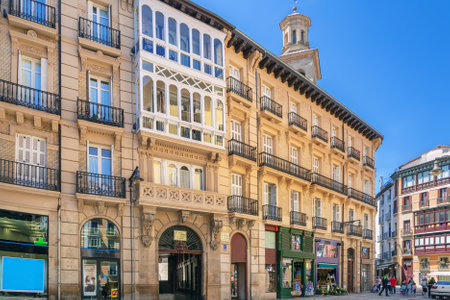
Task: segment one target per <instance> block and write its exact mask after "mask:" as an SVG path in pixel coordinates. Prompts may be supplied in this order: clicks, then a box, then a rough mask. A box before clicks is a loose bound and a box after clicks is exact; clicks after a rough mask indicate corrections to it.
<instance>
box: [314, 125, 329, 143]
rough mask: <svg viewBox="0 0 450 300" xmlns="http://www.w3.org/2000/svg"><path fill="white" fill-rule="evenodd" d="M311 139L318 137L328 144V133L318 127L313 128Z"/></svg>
mask: <svg viewBox="0 0 450 300" xmlns="http://www.w3.org/2000/svg"><path fill="white" fill-rule="evenodd" d="M311 137H313V138H315V137H316V138H318V139H321V140H322V141H324V142H325V143H328V132H327V131H326V130H324V129H322V128H320V127H319V126H317V125H314V126H312V127H311Z"/></svg>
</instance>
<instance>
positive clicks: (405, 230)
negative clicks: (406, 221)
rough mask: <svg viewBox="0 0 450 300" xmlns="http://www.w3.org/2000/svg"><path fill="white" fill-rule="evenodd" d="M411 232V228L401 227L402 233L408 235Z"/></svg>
mask: <svg viewBox="0 0 450 300" xmlns="http://www.w3.org/2000/svg"><path fill="white" fill-rule="evenodd" d="M410 234H412V230H411V228H403V229H402V235H410Z"/></svg>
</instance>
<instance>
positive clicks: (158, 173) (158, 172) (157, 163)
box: [153, 160, 161, 184]
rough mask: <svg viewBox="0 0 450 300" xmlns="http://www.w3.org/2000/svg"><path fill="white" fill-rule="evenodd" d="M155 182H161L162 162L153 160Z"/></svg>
mask: <svg viewBox="0 0 450 300" xmlns="http://www.w3.org/2000/svg"><path fill="white" fill-rule="evenodd" d="M153 183H156V184H161V162H160V161H158V160H154V161H153Z"/></svg>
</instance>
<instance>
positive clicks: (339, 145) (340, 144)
mask: <svg viewBox="0 0 450 300" xmlns="http://www.w3.org/2000/svg"><path fill="white" fill-rule="evenodd" d="M331 148H336V149H338V150H341V151H342V152H345V146H344V141H343V140H341V139H339V138H337V137H335V136H332V137H331Z"/></svg>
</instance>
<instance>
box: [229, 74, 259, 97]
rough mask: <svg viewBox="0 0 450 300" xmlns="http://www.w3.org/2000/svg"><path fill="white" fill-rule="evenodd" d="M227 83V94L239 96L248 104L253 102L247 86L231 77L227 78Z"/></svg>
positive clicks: (250, 91)
mask: <svg viewBox="0 0 450 300" xmlns="http://www.w3.org/2000/svg"><path fill="white" fill-rule="evenodd" d="M227 81H228V86H227V93H228V92H232V93H235V94H236V95H238V96H241V97H242V98H245V99H247V100H248V101H250V102H252V101H253V97H252V89H251V88H250V87H249V86H248V85H246V84H245V83H243V82H241V81H239V80H237V79H236V78H234V77H231V76H230V77H228V80H227Z"/></svg>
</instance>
